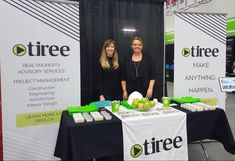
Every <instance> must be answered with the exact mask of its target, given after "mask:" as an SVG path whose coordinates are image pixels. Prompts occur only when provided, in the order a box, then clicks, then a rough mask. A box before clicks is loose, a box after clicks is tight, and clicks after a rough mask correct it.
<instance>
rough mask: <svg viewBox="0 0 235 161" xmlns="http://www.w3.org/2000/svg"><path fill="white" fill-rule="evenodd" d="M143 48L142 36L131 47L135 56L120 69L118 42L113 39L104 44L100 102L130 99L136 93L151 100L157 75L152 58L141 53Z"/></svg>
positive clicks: (101, 61) (127, 60) (134, 39)
mask: <svg viewBox="0 0 235 161" xmlns="http://www.w3.org/2000/svg"><path fill="white" fill-rule="evenodd" d="M143 45H144V44H143V40H142V39H141V38H140V37H134V38H133V40H132V44H131V48H132V50H133V53H132V55H131V56H129V57H128V58H127V59H126V61H125V63H124V64H123V65H122V66H121V65H120V63H119V60H118V55H117V50H116V43H115V42H114V41H113V40H110V39H109V40H106V41H105V43H104V45H103V49H102V53H101V57H100V66H101V68H100V80H99V81H100V86H99V87H100V90H99V91H100V100H105V99H109V100H115V99H116V100H121V99H122V98H123V99H127V98H128V95H129V94H130V93H132V92H134V91H138V92H140V93H141V94H142V95H143V96H144V97H147V98H151V97H152V95H153V87H154V84H155V77H156V75H155V73H156V72H155V69H154V68H153V62H152V59H150V58H149V57H147V56H146V55H144V54H143V53H142V49H143ZM121 69H122V70H121ZM121 93H122V95H120V94H121Z"/></svg>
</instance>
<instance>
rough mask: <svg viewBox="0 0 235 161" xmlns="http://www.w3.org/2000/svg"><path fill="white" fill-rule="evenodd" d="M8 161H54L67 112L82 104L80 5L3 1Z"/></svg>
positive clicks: (0, 8) (0, 29) (0, 6)
mask: <svg viewBox="0 0 235 161" xmlns="http://www.w3.org/2000/svg"><path fill="white" fill-rule="evenodd" d="M0 17H1V25H0V35H1V37H0V40H1V44H0V45H1V47H0V58H1V83H2V84H1V88H2V89H1V92H2V127H3V156H4V158H3V159H4V160H51V159H53V160H54V159H55V158H54V157H53V153H54V147H55V142H56V138H57V133H58V123H59V120H60V115H61V111H62V110H64V109H66V107H67V106H73V105H79V104H80V40H79V39H80V34H79V6H78V3H61V2H48V1H40V0H36V1H31V0H30V1H29V0H21V1H15V0H2V1H0Z"/></svg>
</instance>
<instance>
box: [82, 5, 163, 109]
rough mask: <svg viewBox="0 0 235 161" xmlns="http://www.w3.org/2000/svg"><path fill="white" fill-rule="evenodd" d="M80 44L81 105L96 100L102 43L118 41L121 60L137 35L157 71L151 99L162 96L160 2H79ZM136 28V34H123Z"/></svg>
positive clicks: (161, 9)
mask: <svg viewBox="0 0 235 161" xmlns="http://www.w3.org/2000/svg"><path fill="white" fill-rule="evenodd" d="M79 5H80V36H81V38H80V41H81V42H80V45H81V99H82V100H81V103H82V105H85V104H88V103H90V102H92V101H97V100H98V94H97V88H96V87H97V83H98V82H97V72H96V71H97V70H96V69H97V66H98V61H99V57H100V53H101V48H102V45H103V42H104V41H105V40H106V39H108V38H111V39H114V40H115V41H116V42H117V49H118V54H119V58H120V59H121V60H123V59H125V57H126V56H127V55H129V54H132V51H131V39H132V38H133V36H140V37H141V38H142V39H143V41H144V49H143V53H144V54H149V55H151V57H152V58H153V59H154V65H155V67H156V69H157V70H156V71H157V79H156V83H155V90H154V91H155V92H154V97H155V98H158V99H160V98H161V97H162V95H163V62H164V9H163V0H79ZM123 28H135V29H136V30H137V31H136V32H124V31H123V30H122V29H123Z"/></svg>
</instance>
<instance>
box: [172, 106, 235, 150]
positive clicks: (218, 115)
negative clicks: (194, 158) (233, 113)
mask: <svg viewBox="0 0 235 161" xmlns="http://www.w3.org/2000/svg"><path fill="white" fill-rule="evenodd" d="M175 108H176V109H178V110H181V111H183V112H186V113H187V135H188V141H189V142H192V141H198V140H203V139H212V140H217V141H219V142H221V143H222V144H223V145H224V149H225V150H226V151H227V152H229V153H231V154H235V142H234V138H233V134H232V131H231V128H230V125H229V122H228V119H227V116H226V114H225V112H224V110H223V109H220V108H217V109H216V110H213V111H203V112H190V111H188V110H185V109H182V108H180V107H178V106H176V107H175Z"/></svg>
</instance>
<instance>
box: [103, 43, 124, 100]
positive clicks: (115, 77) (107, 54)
mask: <svg viewBox="0 0 235 161" xmlns="http://www.w3.org/2000/svg"><path fill="white" fill-rule="evenodd" d="M99 63H100V66H99V74H98V75H99V99H100V101H103V100H121V99H122V90H121V70H120V63H119V59H118V54H117V47H116V43H115V41H114V40H112V39H108V40H106V41H105V42H104V44H103V47H102V52H101V56H100V60H99Z"/></svg>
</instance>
